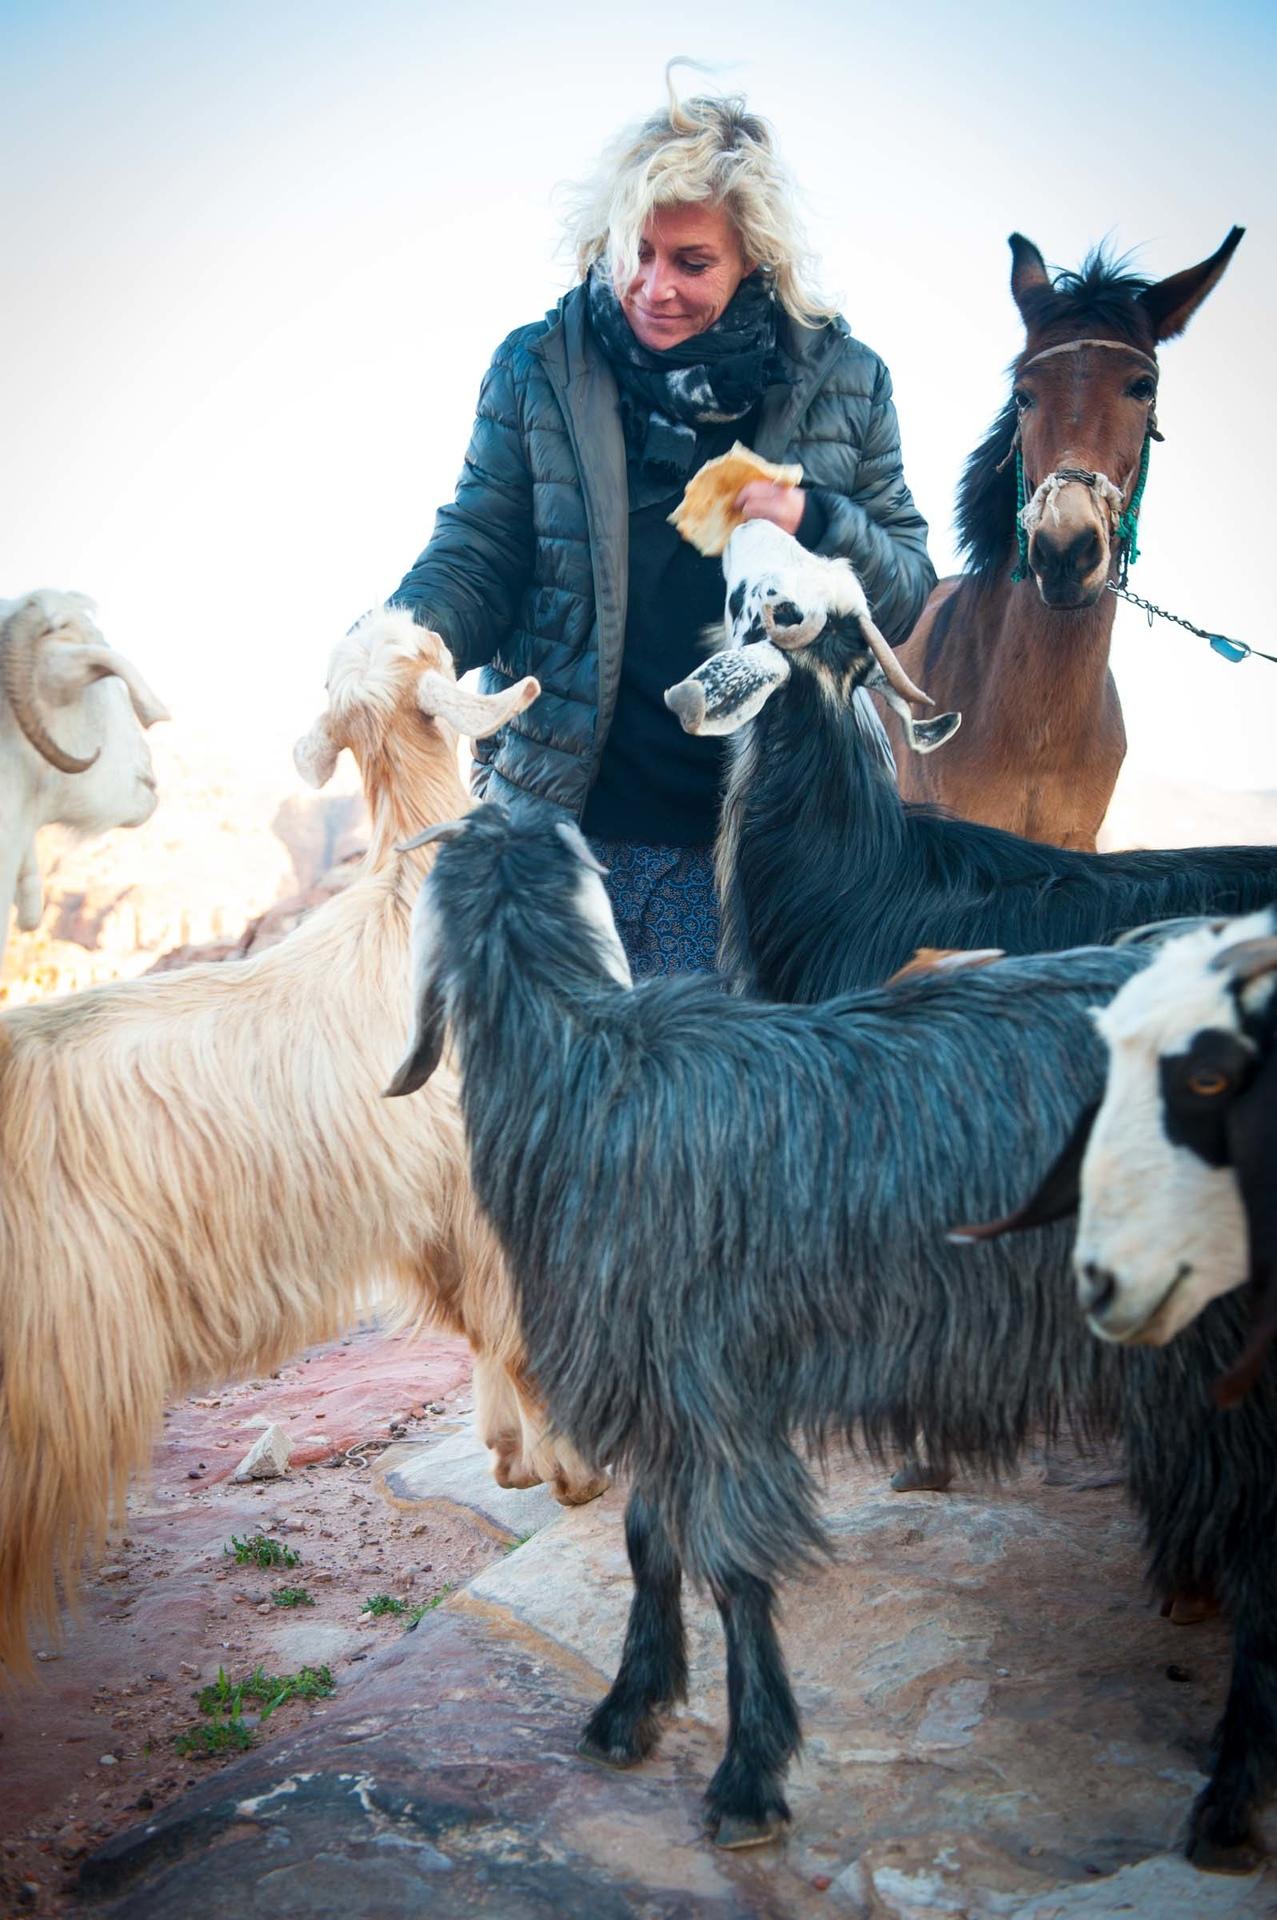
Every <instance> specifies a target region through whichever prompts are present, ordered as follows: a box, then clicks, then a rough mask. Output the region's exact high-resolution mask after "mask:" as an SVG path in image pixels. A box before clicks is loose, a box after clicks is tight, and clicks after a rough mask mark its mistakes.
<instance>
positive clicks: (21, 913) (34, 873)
mask: <svg viewBox="0 0 1277 1920" xmlns="http://www.w3.org/2000/svg"><path fill="white" fill-rule="evenodd" d="M14 905H15V906H16V907H17V910H18V931H19V932H20V933H34V932H35V929H36V928H37V927H38V926H39V924H40V921H41V919H42V918H43V916H44V886H43V883H42V881H41V879H40V861H39V858H38V856H37V854H36V850H35V841H34V840H32V841H31V842H30V844H29V845H28V847H27V850H26V852H25V853H24V854H23V856H22V862H21V865H20V866H19V868H18V878H17V882H16V885H15V887H14ZM0 944H2V943H0Z"/></svg>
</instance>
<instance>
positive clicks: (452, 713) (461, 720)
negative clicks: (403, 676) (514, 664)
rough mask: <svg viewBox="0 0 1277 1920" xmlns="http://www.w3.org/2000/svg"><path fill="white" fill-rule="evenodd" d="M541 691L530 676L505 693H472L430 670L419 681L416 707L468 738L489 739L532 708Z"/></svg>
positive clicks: (536, 682) (537, 683) (445, 676)
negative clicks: (516, 715) (518, 715)
mask: <svg viewBox="0 0 1277 1920" xmlns="http://www.w3.org/2000/svg"><path fill="white" fill-rule="evenodd" d="M540 691H541V682H540V681H539V680H534V679H533V678H532V676H531V674H529V675H528V677H527V678H526V679H524V680H516V681H515V683H514V685H513V686H512V687H506V688H505V690H504V692H502V693H472V692H471V690H470V688H469V687H459V686H458V685H457V683H456V681H455V680H449V678H448V676H447V674H446V673H436V672H435V670H434V669H433V668H428V669H427V671H426V672H425V673H423V674H422V676H421V678H420V680H418V682H417V705H418V706H419V707H420V708H421V711H422V712H423V713H424V714H426V715H427V716H428V717H429V718H430V719H432V720H434V719H436V718H437V719H441V720H446V721H448V723H449V725H450V726H454V727H455V728H456V729H457V732H458V733H464V734H465V735H466V736H467V737H468V738H469V739H471V740H486V738H487V737H488V735H489V734H490V733H496V732H497V730H498V729H499V728H500V727H503V726H505V724H506V722H507V720H513V718H514V716H515V714H516V713H522V712H523V709H524V708H525V707H530V706H531V705H532V702H533V701H534V700H535V699H536V697H537V695H538V694H539V693H540Z"/></svg>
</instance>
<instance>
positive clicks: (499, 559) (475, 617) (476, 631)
mask: <svg viewBox="0 0 1277 1920" xmlns="http://www.w3.org/2000/svg"><path fill="white" fill-rule="evenodd" d="M514 343H515V336H513V335H512V336H511V338H510V339H509V340H507V341H505V342H504V343H503V344H502V346H500V347H499V348H498V349H497V352H496V355H495V356H494V358H493V361H492V365H491V366H490V367H489V368H488V371H487V373H486V374H485V375H484V378H483V384H482V386H481V387H480V389H479V405H478V409H477V412H476V415H475V423H474V429H473V431H472V433H471V435H470V445H469V447H468V448H467V449H466V457H465V464H464V466H463V467H462V469H461V477H460V479H459V480H458V482H457V494H456V499H455V500H453V501H452V502H451V503H450V504H449V505H448V506H443V507H440V509H439V512H438V514H437V515H436V517H435V527H434V532H433V533H432V534H431V536H430V544H429V546H428V547H427V548H426V550H425V552H424V553H423V554H421V555H420V557H419V558H418V560H417V561H416V563H415V565H414V566H413V568H412V570H411V572H409V573H407V574H406V575H405V576H404V579H403V581H402V582H401V583H400V585H399V587H398V588H397V589H396V590H395V592H394V593H393V594H392V595H391V600H392V603H393V604H394V605H396V606H406V607H410V608H411V609H412V613H413V618H414V619H415V620H416V621H417V622H418V623H419V624H420V625H421V626H426V627H432V628H433V629H434V630H435V631H436V632H437V633H440V634H442V635H443V638H444V639H445V640H446V641H447V643H448V649H449V651H450V652H451V654H452V657H453V662H454V664H455V666H456V669H457V672H458V673H464V672H465V671H466V669H467V668H468V667H479V666H485V665H486V664H487V663H488V661H489V660H491V658H492V656H493V654H494V653H495V652H496V651H497V649H498V648H499V646H500V644H501V641H502V639H503V638H504V636H505V635H506V633H507V632H508V631H509V629H510V627H511V626H512V625H513V623H514V620H515V617H516V614H517V613H518V609H519V603H520V600H521V598H522V596H523V594H524V592H525V590H526V588H527V586H528V584H529V581H530V579H531V576H532V565H533V552H534V538H533V524H532V474H531V471H530V469H529V466H528V457H527V448H526V445H525V442H524V436H523V430H522V427H521V424H520V416H519V394H518V388H517V385H516V380H515V374H514V367H513V357H514Z"/></svg>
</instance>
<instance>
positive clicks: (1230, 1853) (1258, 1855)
mask: <svg viewBox="0 0 1277 1920" xmlns="http://www.w3.org/2000/svg"><path fill="white" fill-rule="evenodd" d="M1184 1852H1185V1855H1186V1857H1187V1860H1188V1864H1189V1865H1190V1867H1196V1869H1197V1871H1198V1873H1235V1874H1243V1873H1254V1872H1256V1871H1257V1870H1258V1868H1260V1867H1262V1866H1263V1864H1264V1857H1265V1856H1264V1854H1263V1852H1262V1851H1261V1850H1260V1848H1259V1847H1257V1846H1255V1844H1254V1842H1253V1841H1250V1840H1246V1841H1243V1842H1242V1844H1241V1845H1240V1846H1236V1847H1224V1846H1220V1845H1219V1843H1218V1842H1217V1841H1215V1840H1208V1839H1206V1838H1205V1837H1204V1836H1203V1835H1200V1834H1194V1836H1193V1838H1192V1839H1191V1840H1190V1841H1189V1843H1188V1845H1187V1847H1186V1848H1185V1849H1184Z"/></svg>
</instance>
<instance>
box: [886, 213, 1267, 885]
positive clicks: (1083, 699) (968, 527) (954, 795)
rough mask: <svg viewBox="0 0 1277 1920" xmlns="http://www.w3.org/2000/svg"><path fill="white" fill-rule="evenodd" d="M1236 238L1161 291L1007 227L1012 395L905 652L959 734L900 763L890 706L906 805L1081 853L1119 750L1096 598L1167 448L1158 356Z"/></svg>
mask: <svg viewBox="0 0 1277 1920" xmlns="http://www.w3.org/2000/svg"><path fill="white" fill-rule="evenodd" d="M1242 232H1243V229H1242V228H1241V227H1234V228H1233V229H1232V231H1231V233H1230V234H1229V235H1228V238H1227V239H1226V240H1225V241H1224V243H1223V245H1222V246H1221V247H1220V248H1219V250H1218V252H1216V253H1213V254H1212V255H1211V257H1210V259H1209V260H1203V261H1202V262H1201V264H1200V265H1198V266H1195V267H1188V268H1186V269H1185V270H1184V271H1183V272H1182V273H1176V274H1172V275H1171V276H1170V278H1169V279H1166V280H1159V281H1157V282H1155V283H1150V282H1148V281H1147V280H1142V279H1139V278H1137V277H1135V276H1134V275H1131V274H1127V273H1123V272H1122V271H1121V270H1120V266H1119V265H1116V264H1114V263H1113V262H1112V261H1110V260H1108V259H1106V258H1105V256H1104V255H1103V253H1102V252H1097V253H1095V254H1093V255H1092V256H1091V258H1090V259H1089V260H1087V261H1086V262H1085V264H1084V265H1083V267H1082V268H1081V270H1080V272H1078V273H1063V274H1059V275H1057V277H1056V278H1055V280H1054V281H1053V280H1052V279H1051V277H1050V275H1049V274H1048V272H1047V269H1046V265H1045V262H1044V261H1043V259H1042V255H1041V254H1040V253H1039V252H1038V250H1037V248H1036V247H1035V246H1034V245H1033V243H1032V241H1030V240H1026V239H1025V238H1024V236H1023V235H1022V234H1018V233H1016V234H1012V236H1011V255H1012V269H1011V292H1012V294H1013V296H1014V298H1015V303H1016V305H1017V306H1018V307H1019V309H1020V314H1021V317H1022V318H1023V320H1024V325H1025V332H1026V339H1025V344H1024V350H1023V352H1022V353H1021V354H1020V356H1019V358H1018V360H1017V361H1016V362H1015V365H1014V367H1013V369H1012V373H1013V385H1012V390H1011V397H1010V399H1009V400H1008V401H1007V404H1006V406H1005V407H1004V409H1003V411H1002V413H1001V415H1000V416H999V418H998V419H997V421H996V422H995V423H994V426H993V428H992V429H991V431H990V433H989V435H988V437H987V439H986V440H985V442H984V444H983V445H982V446H980V447H978V448H977V449H976V451H975V452H974V453H973V454H972V456H971V458H970V459H969V460H968V462H967V465H966V470H965V472H964V474H963V478H962V484H961V486H960V488H959V493H958V528H959V533H960V536H961V539H962V544H963V546H964V548H965V549H966V552H967V555H968V561H969V570H968V571H967V572H966V573H963V574H960V575H958V576H955V577H953V578H950V579H947V580H942V581H941V582H940V584H939V585H938V586H937V587H936V589H935V591H934V592H933V593H932V595H931V598H930V599H929V600H928V602H927V604H926V606H925V607H924V608H923V610H922V614H921V617H920V618H919V621H918V624H917V626H916V627H915V628H914V630H913V632H912V633H911V634H910V636H909V638H908V640H906V641H905V643H904V645H903V646H902V647H901V648H900V650H899V659H900V662H901V664H902V665H903V667H904V668H905V671H906V672H907V673H908V674H909V675H910V676H911V678H913V679H914V680H916V681H918V682H919V684H920V685H922V686H924V687H926V689H927V691H928V693H929V694H930V695H931V697H932V699H933V701H934V702H935V705H936V709H937V711H940V710H943V709H947V708H954V709H956V710H957V711H958V712H960V713H961V714H962V716H963V725H962V731H961V733H959V734H956V735H955V736H954V737H953V739H952V740H950V741H949V742H948V744H947V745H946V746H945V748H944V750H943V752H940V753H936V754H932V755H927V756H925V757H921V756H919V755H918V754H916V753H905V752H902V751H901V750H900V749H901V747H902V746H903V736H902V733H901V729H900V724H899V722H898V720H897V719H896V716H895V715H894V714H893V713H891V712H889V711H887V710H885V709H884V712H883V718H884V720H885V721H886V724H887V731H888V733H889V734H890V735H891V740H892V745H893V747H895V748H896V756H897V762H898V765H899V768H900V791H901V793H902V794H903V796H904V798H905V799H906V800H925V801H932V802H934V803H936V804H938V805H940V806H944V807H948V808H949V809H950V810H951V811H952V812H954V813H957V814H960V815H962V816H963V818H965V819H968V820H980V821H983V822H984V823H985V824H986V825H988V826H993V827H1004V828H1006V829H1008V830H1009V831H1010V832H1012V833H1019V834H1023V835H1024V836H1025V837H1026V838H1027V839H1030V840H1045V841H1050V842H1052V843H1053V844H1054V845H1056V846H1062V847H1079V848H1083V849H1088V850H1092V851H1093V850H1094V847H1095V836H1096V834H1097V832H1098V831H1099V827H1100V823H1101V821H1102V820H1103V818H1104V815H1105V813H1106V811H1107V809H1108V804H1109V800H1110V799H1111V797H1112V793H1113V788H1114V785H1115V784H1116V781H1117V776H1118V772H1119V769H1120V768H1121V765H1122V761H1123V759H1124V758H1125V755H1126V731H1125V728H1124V727H1123V724H1122V709H1121V706H1120V704H1119V702H1118V697H1117V688H1116V687H1115V685H1114V684H1113V676H1112V674H1111V673H1110V672H1109V664H1108V662H1109V640H1110V636H1111V634H1112V630H1113V615H1114V612H1115V610H1116V601H1115V599H1114V596H1113V595H1112V594H1111V593H1109V592H1107V591H1106V588H1107V587H1108V584H1109V582H1110V581H1112V580H1115V579H1117V578H1118V577H1119V576H1120V574H1121V572H1122V571H1123V569H1124V567H1125V565H1126V564H1128V563H1129V561H1130V560H1132V559H1134V557H1135V553H1134V536H1135V526H1136V521H1137V518H1138V513H1139V506H1140V498H1141V496H1142V493H1143V479H1144V476H1145V474H1146V472H1147V463H1148V452H1149V445H1150V441H1151V440H1153V439H1160V437H1161V436H1160V434H1159V433H1158V431H1157V421H1156V404H1157V379H1158V366H1157V359H1156V349H1157V347H1158V345H1159V344H1160V343H1161V342H1162V341H1163V340H1169V339H1171V338H1173V337H1174V335H1176V334H1178V333H1181V332H1182V331H1183V329H1184V328H1185V327H1186V326H1187V324H1188V322H1189V320H1190V319H1191V318H1192V316H1193V314H1194V313H1195V312H1196V310H1197V308H1198V307H1199V306H1200V305H1201V303H1202V301H1203V300H1204V299H1205V298H1206V296H1207V294H1208V293H1210V291H1211V289H1212V288H1213V287H1214V286H1215V285H1216V284H1217V283H1218V281H1219V280H1220V278H1221V276H1222V275H1223V272H1224V269H1225V268H1226V267H1227V265H1228V262H1229V260H1230V259H1231V258H1232V255H1233V252H1234V250H1235V248H1236V246H1237V243H1238V241H1239V240H1240V239H1241V237H1242ZM1022 505H1023V506H1024V507H1025V508H1026V512H1025V514H1024V516H1023V522H1022V525H1023V532H1022V534H1021V533H1020V532H1019V527H1020V525H1021V522H1020V518H1019V515H1020V508H1021V506H1022ZM1021 573H1023V577H1018V576H1019V575H1020V574H1021Z"/></svg>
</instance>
